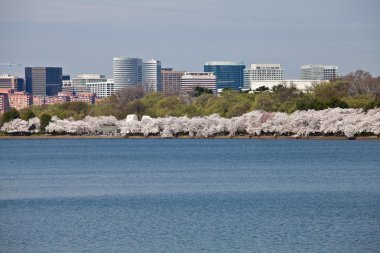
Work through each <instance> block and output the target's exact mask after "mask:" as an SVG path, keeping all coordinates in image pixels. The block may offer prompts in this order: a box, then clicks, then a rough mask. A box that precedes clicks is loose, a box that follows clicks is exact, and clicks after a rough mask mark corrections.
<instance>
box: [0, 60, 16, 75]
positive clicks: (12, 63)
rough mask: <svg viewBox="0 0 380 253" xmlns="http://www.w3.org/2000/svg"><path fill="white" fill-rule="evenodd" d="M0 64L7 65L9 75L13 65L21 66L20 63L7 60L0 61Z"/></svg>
mask: <svg viewBox="0 0 380 253" xmlns="http://www.w3.org/2000/svg"><path fill="white" fill-rule="evenodd" d="M0 66H8V67H9V71H8V74H9V75H11V68H12V67H14V66H21V64H20V63H14V62H7V63H0Z"/></svg>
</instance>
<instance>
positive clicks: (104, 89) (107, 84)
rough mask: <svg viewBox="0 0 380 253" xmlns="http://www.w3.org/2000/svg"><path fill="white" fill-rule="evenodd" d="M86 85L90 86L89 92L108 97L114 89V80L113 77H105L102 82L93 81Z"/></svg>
mask: <svg viewBox="0 0 380 253" xmlns="http://www.w3.org/2000/svg"><path fill="white" fill-rule="evenodd" d="M87 86H88V87H89V88H90V92H91V93H95V94H96V97H100V98H103V97H109V96H111V95H112V94H113V93H114V91H115V89H114V81H113V79H107V80H106V81H103V82H94V83H91V82H90V83H87Z"/></svg>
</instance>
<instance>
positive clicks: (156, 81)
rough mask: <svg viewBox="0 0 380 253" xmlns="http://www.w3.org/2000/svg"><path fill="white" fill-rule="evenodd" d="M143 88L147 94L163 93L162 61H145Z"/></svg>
mask: <svg viewBox="0 0 380 253" xmlns="http://www.w3.org/2000/svg"><path fill="white" fill-rule="evenodd" d="M143 86H144V88H145V90H146V91H147V92H162V80H161V61H158V60H154V59H152V60H147V61H144V63H143Z"/></svg>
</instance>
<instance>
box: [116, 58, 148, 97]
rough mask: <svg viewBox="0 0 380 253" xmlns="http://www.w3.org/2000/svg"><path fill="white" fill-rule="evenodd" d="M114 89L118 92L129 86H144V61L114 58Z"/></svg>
mask: <svg viewBox="0 0 380 253" xmlns="http://www.w3.org/2000/svg"><path fill="white" fill-rule="evenodd" d="M113 80H114V89H115V91H118V90H120V89H122V88H125V87H127V86H128V85H142V60H141V59H140V58H130V57H124V56H122V57H114V58H113Z"/></svg>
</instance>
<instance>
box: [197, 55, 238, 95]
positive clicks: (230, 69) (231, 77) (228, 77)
mask: <svg viewBox="0 0 380 253" xmlns="http://www.w3.org/2000/svg"><path fill="white" fill-rule="evenodd" d="M244 69H245V65H244V63H243V62H230V61H211V62H206V64H205V65H204V72H213V73H214V75H215V76H216V88H217V89H218V90H219V89H220V90H222V89H225V88H229V89H233V90H241V89H243V86H244Z"/></svg>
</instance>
